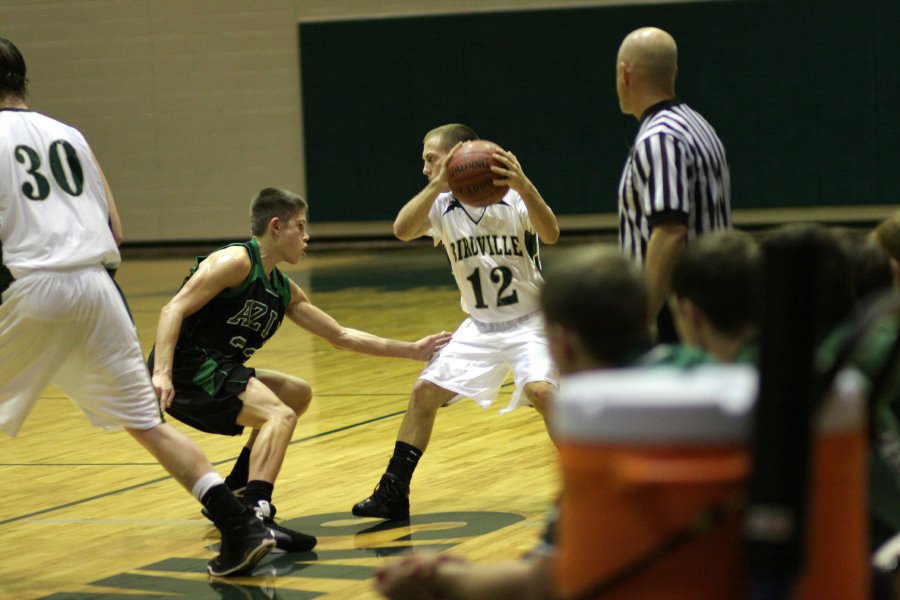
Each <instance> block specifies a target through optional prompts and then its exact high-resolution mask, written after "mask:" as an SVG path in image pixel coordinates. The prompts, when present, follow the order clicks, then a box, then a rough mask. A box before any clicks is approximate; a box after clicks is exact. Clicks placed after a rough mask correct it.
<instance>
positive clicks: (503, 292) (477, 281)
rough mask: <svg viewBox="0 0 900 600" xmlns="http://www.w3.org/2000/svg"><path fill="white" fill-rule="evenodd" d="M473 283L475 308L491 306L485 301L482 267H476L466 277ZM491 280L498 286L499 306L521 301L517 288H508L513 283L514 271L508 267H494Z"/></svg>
mask: <svg viewBox="0 0 900 600" xmlns="http://www.w3.org/2000/svg"><path fill="white" fill-rule="evenodd" d="M466 279H467V280H468V281H469V283H471V284H472V292H473V293H474V294H475V308H489V307H488V305H487V304H485V302H484V293H483V292H482V289H481V267H475V270H474V271H472V274H471V275H469V276H468V277H466ZM490 279H491V282H492V283H493V284H494V286H495V287H497V304H496V305H497V306H509V305H510V304H515V303H517V302H518V301H519V295H518V294H517V293H516V290H514V289H513V290H508V288H509V286H510V285H511V284H512V279H513V278H512V271H511V270H510V269H509V268H508V267H494V268H493V269H491V271H490Z"/></svg>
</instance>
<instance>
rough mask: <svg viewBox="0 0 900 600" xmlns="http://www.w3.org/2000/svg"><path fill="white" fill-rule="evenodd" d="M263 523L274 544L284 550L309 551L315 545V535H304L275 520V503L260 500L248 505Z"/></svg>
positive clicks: (316, 541)
mask: <svg viewBox="0 0 900 600" xmlns="http://www.w3.org/2000/svg"><path fill="white" fill-rule="evenodd" d="M249 508H251V509H252V510H253V511H254V512H255V513H256V516H257V518H258V519H259V520H261V521H262V522H263V525H265V526H266V527H268V528H269V529H270V530H271V531H272V535H274V536H275V546H276V547H277V548H278V549H279V550H282V551H284V552H309V551H310V550H312V549H313V548H315V547H316V543H318V540H317V539H316V538H315V536H312V535H306V534H305V533H300V532H299V531H294V530H292V529H288V528H287V527H282V526H281V525H279V524H278V523H276V522H275V512H276V511H275V505H274V504H271V503H270V502H266V501H265V500H260V501H259V502H257V503H256V505H254V506H250V507H249Z"/></svg>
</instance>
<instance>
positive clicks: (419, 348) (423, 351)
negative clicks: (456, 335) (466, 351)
mask: <svg viewBox="0 0 900 600" xmlns="http://www.w3.org/2000/svg"><path fill="white" fill-rule="evenodd" d="M451 337H453V333H451V332H449V331H442V332H440V333H435V334H434V335H429V336H426V337H423V338H422V339H421V340H418V341H416V342H413V355H412V356H411V357H410V358H412V359H413V360H431V357H432V356H433V355H434V354H436V353H438V352H440V350H441V348H443V347H444V346H446V345H447V343H448V342H449V341H450V338H451Z"/></svg>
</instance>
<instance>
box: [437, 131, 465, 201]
mask: <svg viewBox="0 0 900 600" xmlns="http://www.w3.org/2000/svg"><path fill="white" fill-rule="evenodd" d="M460 146H462V142H457V143H456V145H455V146H453V147H452V148H450V151H449V152H447V156H445V157H444V158H443V159H442V160H441V161H440V162H439V163H438V164H437V175H435V178H434V181H435V182H437V183H439V184H440V185H441V190H442V191H444V192H449V191H450V181H449V180H448V178H447V165H448V164H449V163H450V157H451V156H453V153H454V152H456V149H457V148H459V147H460Z"/></svg>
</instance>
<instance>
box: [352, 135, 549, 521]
mask: <svg viewBox="0 0 900 600" xmlns="http://www.w3.org/2000/svg"><path fill="white" fill-rule="evenodd" d="M474 139H478V136H477V135H476V134H475V132H474V131H472V129H470V128H469V127H467V126H465V125H458V124H451V125H444V126H441V127H438V128H436V129H434V130H432V131H430V132H428V133H427V134H426V135H425V139H424V145H423V151H422V160H423V162H424V168H423V171H422V172H423V173H424V174H425V176H426V177H427V178H428V185H426V186H425V188H424V189H423V190H422V191H421V192H419V193H418V194H417V195H416V196H414V197H413V198H412V199H411V200H410V201H409V202H407V203H406V205H405V206H404V207H403V208H402V209H401V210H400V213H399V214H398V215H397V218H396V220H395V221H394V234H395V235H396V236H397V237H398V238H399V239H401V240H403V241H409V240H412V239H415V238H418V237H421V236H424V235H428V236H431V237H432V238H433V239H434V243H435V245H437V244H438V243H440V244H443V246H444V249H445V250H446V252H447V257H448V258H449V260H450V265H451V268H452V271H453V276H454V277H455V278H456V284H457V286H458V287H459V291H460V295H461V298H460V302H461V305H462V309H463V310H464V311H465V312H466V313H468V315H469V316H468V318H466V320H465V321H463V323H462V324H461V325H460V326H459V328H458V329H457V330H456V331H455V332H454V333H453V337H452V338H451V340H450V343H449V344H447V346H446V347H444V348H443V349H442V350H441V351H440V352H439V353H438V354H437V355H435V357H434V358H433V359H432V360H431V362H430V363H429V364H428V366H426V367H425V369H424V370H423V371H422V374H421V375H420V376H419V379H418V380H417V381H416V383H415V385H414V386H413V390H412V395H411V398H410V401H409V408H408V410H407V411H406V413H405V415H404V417H403V422H402V423H401V425H400V431H399V433H398V435H397V441H396V444H395V446H394V454H393V456H392V457H391V460H390V462H389V463H388V467H387V471H386V472H385V473H384V475H382V477H381V480H380V482H379V484H378V486H377V487H376V488H375V492H374V493H373V494H372V496H370V497H368V498H366V499H365V500H362V501H361V502H359V503H357V504H356V505H355V506H354V507H353V514H354V515H356V516H359V517H377V518H382V519H391V520H404V519H408V518H409V483H410V481H411V480H412V474H413V471H414V470H415V468H416V465H417V464H418V461H419V458H420V457H421V455H422V453H423V452H424V451H425V448H426V447H427V446H428V442H429V440H430V438H431V431H432V428H433V426H434V420H435V417H436V416H437V411H438V409H439V408H440V407H442V406H446V405H448V404H451V403H453V402H455V401H457V400H459V399H461V398H471V399H472V400H474V401H475V402H477V403H478V404H480V405H481V406H482V407H484V408H487V407H488V406H490V404H491V403H492V402H493V401H494V399H495V398H496V396H497V393H498V391H499V389H500V386H501V385H502V384H503V382H504V381H505V380H506V378H507V376H508V375H509V373H510V371H512V374H513V378H514V380H515V385H516V387H515V391H514V392H513V394H512V398H511V400H510V403H509V406H508V407H507V409H506V410H512V409H514V408H515V407H516V406H519V405H520V404H526V405H531V406H533V407H534V408H535V409H537V411H538V412H539V413H540V414H541V415H542V416H544V415H546V414H547V412H548V410H549V404H550V401H551V399H552V397H553V395H554V393H555V389H556V377H557V375H556V369H555V368H554V366H553V362H552V360H551V358H550V353H549V350H548V347H547V340H546V337H545V335H544V330H543V320H542V317H541V314H540V302H539V299H540V287H541V284H542V283H543V279H542V278H541V273H540V260H539V255H538V245H539V243H538V240H540V241H543V242H545V243H548V244H553V243H556V241H557V239H558V238H559V225H558V224H557V222H556V216H555V215H554V214H553V211H552V210H551V209H550V207H549V206H547V203H546V202H544V199H543V198H542V197H541V194H540V192H538V190H537V188H535V186H534V185H533V184H532V183H531V181H529V179H528V178H527V177H526V176H525V174H524V172H523V171H522V167H521V165H519V161H518V160H517V159H516V157H515V156H514V155H513V154H512V153H511V152H506V151H501V152H500V153H499V154H495V157H496V158H497V159H498V160H499V161H500V162H501V163H502V164H503V166H502V167H494V168H493V170H494V172H495V173H496V174H497V179H496V180H495V185H501V186H502V185H508V186H509V188H510V190H509V192H508V193H507V194H506V195H505V196H504V197H503V199H502V200H501V201H500V202H498V203H497V204H493V205H491V206H487V207H482V208H476V207H474V206H468V205H466V204H464V203H462V202H460V201H459V200H458V199H456V198H455V197H454V196H453V194H451V193H450V192H449V191H448V190H449V185H448V183H447V170H446V163H447V159H448V158H449V156H450V155H451V154H452V152H453V150H455V148H456V146H457V145H458V144H460V143H462V142H465V141H469V140H474Z"/></svg>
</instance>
